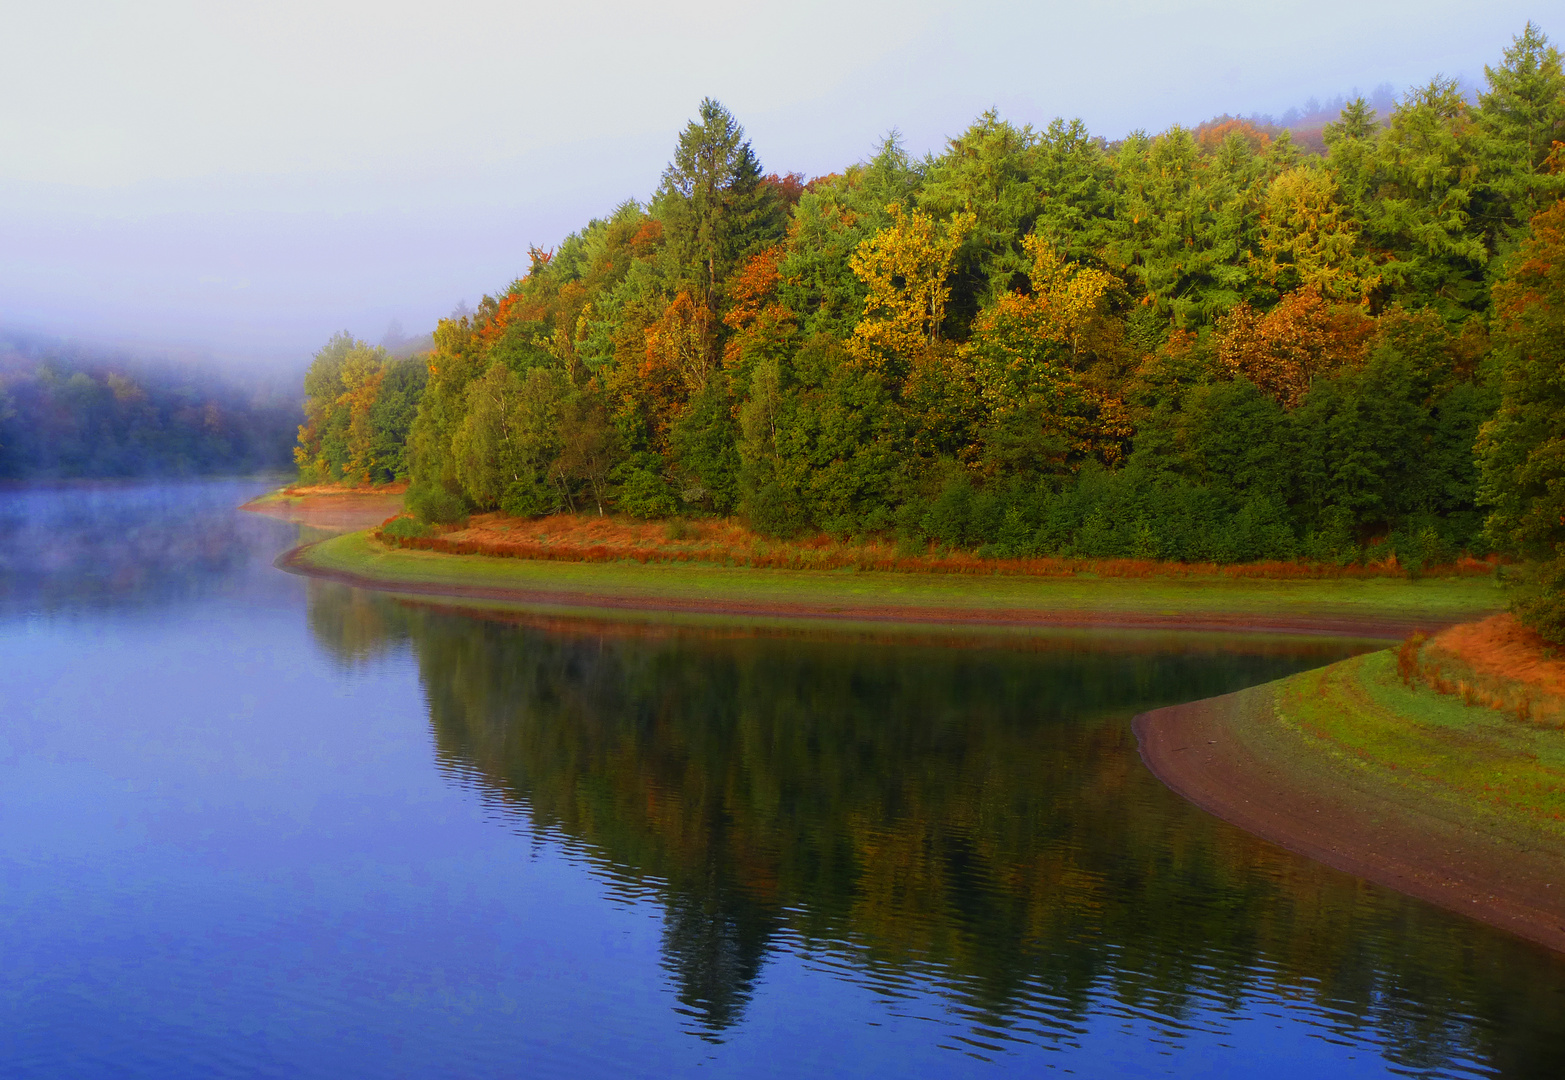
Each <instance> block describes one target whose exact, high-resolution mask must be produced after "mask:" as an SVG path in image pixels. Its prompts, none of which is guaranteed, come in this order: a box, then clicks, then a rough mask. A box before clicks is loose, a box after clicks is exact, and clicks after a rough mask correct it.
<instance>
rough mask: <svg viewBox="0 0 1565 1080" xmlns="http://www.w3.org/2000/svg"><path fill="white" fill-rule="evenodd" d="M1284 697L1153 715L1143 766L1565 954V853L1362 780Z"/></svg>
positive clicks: (1262, 826)
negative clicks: (1286, 723)
mask: <svg viewBox="0 0 1565 1080" xmlns="http://www.w3.org/2000/svg"><path fill="white" fill-rule="evenodd" d="M1273 700H1274V699H1273V687H1272V686H1271V685H1268V686H1259V687H1254V688H1252V689H1249V690H1243V691H1240V692H1238V693H1235V694H1228V695H1225V696H1223V697H1218V698H1210V699H1208V700H1206V701H1197V702H1193V703H1190V704H1187V705H1175V706H1171V707H1169V708H1164V709H1157V710H1154V711H1153V712H1148V713H1143V714H1142V715H1140V716H1138V717H1136V718H1135V721H1134V729H1135V733H1136V739H1137V743H1138V744H1139V746H1140V750H1141V757H1142V760H1143V761H1145V762H1146V764H1147V767H1148V768H1150V769H1151V770H1152V772H1153V773H1154V774H1155V775H1156V776H1157V777H1158V779H1160V780H1162V781H1163V782H1164V783H1165V784H1167V785H1168V786H1169V787H1170V788H1172V789H1173V790H1174V791H1175V792H1177V793H1178V794H1180V795H1182V796H1184V797H1185V798H1186V799H1188V800H1190V801H1191V802H1193V803H1195V804H1196V805H1197V806H1199V807H1201V808H1202V809H1203V810H1206V811H1207V812H1208V813H1210V814H1213V815H1215V816H1217V817H1220V818H1222V819H1223V820H1225V821H1228V822H1230V823H1232V824H1234V825H1237V826H1238V827H1239V828H1241V829H1244V830H1245V831H1247V832H1250V833H1253V834H1255V835H1256V836H1259V837H1261V838H1262V839H1264V840H1268V841H1270V842H1272V843H1274V844H1277V845H1279V846H1281V847H1284V848H1287V849H1288V850H1290V851H1294V852H1297V853H1299V854H1301V855H1305V856H1307V857H1309V858H1312V859H1315V860H1318V861H1320V862H1323V863H1325V864H1326V865H1328V866H1331V867H1334V868H1336V869H1338V870H1342V871H1344V872H1346V873H1349V874H1353V875H1355V876H1357V877H1361V878H1364V879H1366V880H1368V881H1372V882H1375V883H1376V884H1379V885H1384V886H1387V887H1388V888H1392V889H1396V890H1397V891H1398V892H1403V893H1407V894H1409V895H1411V896H1416V897H1418V898H1419V899H1422V900H1427V901H1429V902H1431V903H1435V904H1438V905H1440V906H1441V907H1445V908H1449V909H1450V910H1452V911H1458V912H1461V913H1463V914H1465V915H1470V916H1472V917H1473V918H1475V919H1479V920H1481V921H1483V922H1486V923H1489V924H1491V925H1493V926H1497V927H1500V928H1501V929H1504V930H1508V931H1510V932H1512V933H1514V934H1517V935H1519V936H1521V937H1524V938H1527V939H1529V940H1531V941H1535V942H1538V943H1540V944H1543V945H1546V946H1548V947H1549V948H1551V949H1555V950H1558V951H1562V952H1565V850H1561V847H1560V845H1558V844H1557V843H1555V842H1554V841H1553V840H1552V838H1548V837H1543V836H1534V835H1528V834H1527V833H1525V832H1518V831H1514V830H1506V829H1501V828H1498V827H1490V826H1489V825H1487V824H1486V823H1484V822H1482V821H1476V822H1475V821H1473V820H1464V819H1462V818H1461V817H1460V816H1459V815H1456V814H1451V813H1448V812H1445V811H1444V810H1443V809H1442V808H1439V807H1433V808H1432V807H1431V805H1430V804H1429V803H1427V802H1419V801H1418V800H1416V799H1415V798H1414V797H1412V793H1409V792H1402V793H1397V792H1394V791H1390V790H1388V789H1387V788H1385V787H1384V786H1383V785H1377V784H1375V783H1374V782H1373V780H1372V778H1368V777H1361V776H1355V775H1354V773H1353V772H1352V771H1351V770H1350V769H1349V768H1347V767H1343V766H1340V765H1336V764H1334V763H1333V762H1331V761H1329V760H1327V759H1326V758H1325V757H1324V756H1323V755H1321V754H1319V753H1312V752H1311V748H1310V747H1309V746H1308V745H1306V744H1305V743H1304V742H1303V741H1302V739H1301V738H1299V737H1297V736H1295V735H1293V734H1292V733H1291V732H1289V731H1287V730H1286V729H1285V728H1284V727H1283V725H1281V724H1280V723H1279V722H1278V720H1277V718H1276V714H1275V711H1274V704H1273ZM1399 794H1400V797H1399Z"/></svg>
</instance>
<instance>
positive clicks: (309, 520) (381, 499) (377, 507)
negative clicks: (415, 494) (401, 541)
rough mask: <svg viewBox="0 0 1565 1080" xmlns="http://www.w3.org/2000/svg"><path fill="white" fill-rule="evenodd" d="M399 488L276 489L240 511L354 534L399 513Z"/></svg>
mask: <svg viewBox="0 0 1565 1080" xmlns="http://www.w3.org/2000/svg"><path fill="white" fill-rule="evenodd" d="M403 488H405V485H403V487H402V488H396V489H394V490H393V489H388V488H340V489H337V490H332V491H321V490H296V489H294V488H279V489H278V490H276V491H269V492H267V493H266V494H264V495H258V496H256V497H255V498H254V499H251V500H250V501H249V502H247V503H244V504H243V505H241V506H240V507H239V509H240V510H243V511H245V512H246V513H250V514H261V515H263V516H265V517H273V518H278V519H280V520H282V521H288V522H292V523H293V524H295V525H309V526H311V527H312V528H317V529H330V530H335V531H341V532H356V531H358V530H360V529H367V528H371V527H373V526H375V525H379V524H380V523H381V522H382V521H384V520H386V519H387V518H389V517H391V516H392V515H393V514H396V513H399V512H400V511H401V510H402V495H403Z"/></svg>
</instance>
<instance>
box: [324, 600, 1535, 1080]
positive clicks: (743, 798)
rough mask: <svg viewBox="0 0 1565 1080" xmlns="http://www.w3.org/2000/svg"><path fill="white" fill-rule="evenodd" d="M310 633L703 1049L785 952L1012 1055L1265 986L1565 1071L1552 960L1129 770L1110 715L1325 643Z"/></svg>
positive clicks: (1288, 660)
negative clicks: (933, 999)
mask: <svg viewBox="0 0 1565 1080" xmlns="http://www.w3.org/2000/svg"><path fill="white" fill-rule="evenodd" d="M309 619H310V625H311V629H312V631H313V633H314V635H315V637H316V638H317V640H318V641H319V642H320V643H321V644H322V645H323V646H324V647H325V648H326V649H327V650H328V651H329V652H330V653H331V654H332V655H334V656H335V657H337V658H338V659H340V660H341V661H343V662H345V663H349V664H354V663H359V662H364V661H367V660H370V659H372V658H374V657H375V656H377V655H379V654H381V653H383V652H385V651H387V650H389V649H394V648H399V647H407V648H410V649H411V650H412V653H413V655H414V657H415V658H416V661H417V664H418V669H419V673H420V677H421V681H422V684H423V688H424V693H425V695H426V699H427V705H428V710H429V717H430V723H431V725H432V728H433V732H434V738H435V742H436V747H437V752H438V753H439V755H440V756H441V758H442V759H443V760H444V761H445V762H447V763H448V764H450V765H451V766H452V767H455V768H458V769H460V770H462V771H463V772H464V773H466V774H468V775H470V776H473V777H475V778H476V779H477V782H478V783H479V784H480V785H481V786H482V788H483V789H484V790H485V791H486V792H487V793H488V794H489V795H490V796H491V797H492V798H494V799H497V800H499V801H501V802H503V803H505V804H507V805H509V806H512V807H515V808H517V809H518V810H519V812H522V813H525V814H526V816H527V817H528V819H529V820H530V821H531V823H532V825H533V827H534V828H536V829H544V830H549V831H553V832H556V833H558V834H559V835H561V836H562V837H565V838H567V839H568V840H570V841H571V842H572V843H573V844H574V845H576V846H578V847H579V848H581V849H582V850H584V851H586V852H587V853H588V856H589V858H590V859H591V861H592V863H593V864H594V866H596V867H597V868H598V870H599V872H601V873H603V874H605V876H607V877H609V878H611V879H613V880H615V881H629V882H633V883H636V884H638V885H639V886H641V887H643V888H647V889H651V890H652V891H654V892H655V894H656V895H657V897H658V898H659V900H660V902H661V904H662V906H663V908H664V911H665V920H664V935H663V952H664V957H665V964H666V966H667V968H668V971H669V973H670V977H671V979H672V981H673V984H674V987H675V990H676V992H677V995H678V999H679V1001H680V1003H681V1005H682V1007H683V1010H684V1011H686V1012H687V1013H688V1014H689V1015H690V1016H692V1017H694V1018H695V1019H696V1021H697V1022H698V1023H699V1024H700V1025H701V1027H702V1029H703V1030H704V1031H705V1032H707V1033H708V1034H710V1035H712V1036H714V1037H718V1036H720V1035H721V1033H722V1032H723V1031H724V1030H725V1029H727V1028H729V1027H731V1026H732V1025H734V1024H735V1023H737V1022H739V1021H740V1020H741V1019H742V1017H743V1016H744V1013H745V1008H746V1005H747V1003H748V1002H749V1000H750V998H751V996H752V994H753V992H754V987H755V985H756V980H757V977H758V975H759V974H760V972H761V970H762V968H763V966H764V965H765V963H766V960H767V958H768V956H769V954H770V953H771V952H772V951H773V950H775V949H778V948H781V947H783V946H784V945H785V944H787V943H790V942H793V943H797V942H802V943H803V945H804V946H805V947H807V948H809V949H811V950H814V951H817V952H820V953H825V954H830V955H832V956H834V957H836V958H838V960H839V961H841V962H843V963H844V965H845V966H846V967H848V968H849V969H851V971H852V972H854V973H855V974H854V976H853V977H856V978H859V979H861V980H862V981H864V982H866V983H873V984H875V985H877V986H897V985H901V986H908V987H910V986H924V987H927V986H930V985H935V986H937V987H939V988H940V990H941V991H942V992H943V993H944V994H945V995H946V996H947V997H948V998H949V999H950V1000H951V1001H953V1002H954V1003H955V1005H954V1007H957V1008H959V1009H960V1010H961V1011H962V1012H963V1014H964V1015H967V1016H971V1017H973V1018H974V1019H973V1022H974V1023H975V1024H977V1025H980V1026H982V1027H985V1028H997V1029H1009V1030H1011V1031H1013V1032H1015V1033H1017V1034H1018V1036H1019V1037H1029V1038H1034V1039H1038V1038H1052V1037H1058V1036H1059V1035H1060V1034H1062V1033H1063V1032H1065V1031H1066V1030H1067V1029H1068V1028H1070V1027H1071V1026H1072V1025H1078V1024H1080V1023H1081V1022H1082V1021H1083V1020H1085V1019H1086V1018H1088V1017H1089V1016H1091V1015H1092V1014H1093V1013H1094V1012H1095V1011H1098V1010H1099V1009H1100V1007H1101V1002H1102V1001H1103V1000H1104V998H1105V996H1107V997H1109V998H1111V999H1112V1000H1113V1001H1114V1002H1115V1003H1116V1004H1117V1005H1119V1006H1122V1007H1124V1008H1128V1009H1133V1010H1138V1011H1143V1012H1149V1013H1152V1014H1155V1015H1158V1016H1162V1017H1166V1018H1169V1019H1170V1020H1172V1021H1180V1020H1182V1019H1187V1018H1189V1017H1192V1016H1194V1015H1196V1014H1197V1013H1198V1012H1201V1011H1202V1010H1208V1011H1210V1010H1212V1009H1217V1010H1219V1011H1233V1010H1237V1009H1239V1008H1241V1007H1242V1006H1243V1004H1244V1002H1245V1001H1246V999H1247V997H1249V996H1250V995H1251V993H1252V991H1254V990H1255V988H1256V987H1257V986H1259V985H1260V984H1261V983H1262V982H1263V981H1265V982H1268V983H1269V984H1270V985H1271V986H1272V987H1273V988H1274V989H1276V988H1281V992H1283V993H1284V994H1285V995H1287V996H1290V997H1292V998H1295V999H1297V1000H1298V1001H1300V1002H1305V1003H1308V1004H1309V1005H1310V1007H1311V1008H1312V1009H1313V1010H1314V1011H1315V1012H1316V1013H1317V1014H1318V1015H1321V1016H1331V1017H1334V1018H1335V1019H1333V1020H1331V1021H1329V1022H1330V1023H1332V1024H1335V1025H1337V1026H1339V1027H1340V1028H1341V1029H1342V1030H1343V1031H1344V1032H1350V1033H1351V1032H1356V1033H1357V1036H1358V1037H1365V1038H1371V1039H1373V1040H1374V1041H1376V1042H1379V1043H1381V1044H1382V1045H1383V1046H1384V1047H1385V1052H1386V1053H1387V1054H1388V1056H1389V1057H1390V1058H1391V1059H1392V1060H1394V1061H1396V1062H1397V1063H1399V1064H1400V1065H1402V1066H1403V1067H1405V1068H1410V1069H1414V1070H1429V1069H1439V1068H1441V1067H1443V1066H1445V1065H1447V1064H1449V1063H1452V1062H1458V1061H1470V1060H1477V1061H1481V1062H1485V1063H1487V1064H1488V1066H1489V1067H1491V1068H1494V1069H1495V1070H1497V1071H1498V1072H1500V1073H1501V1074H1506V1073H1512V1072H1514V1073H1516V1074H1518V1075H1520V1074H1525V1073H1530V1072H1536V1071H1538V1070H1539V1069H1541V1068H1544V1067H1546V1066H1549V1065H1550V1064H1558V1063H1559V1061H1560V1060H1561V1059H1562V1058H1565V1023H1561V1021H1562V1020H1565V1008H1562V1001H1565V994H1562V989H1565V967H1562V965H1560V964H1559V963H1558V962H1556V961H1555V960H1554V959H1552V958H1550V957H1548V956H1546V955H1544V954H1542V953H1540V952H1539V951H1537V950H1535V949H1533V948H1531V947H1530V946H1526V945H1523V944H1521V943H1519V942H1515V941H1513V940H1511V939H1509V938H1506V937H1504V936H1503V935H1500V934H1498V933H1493V932H1489V931H1487V930H1484V929H1482V928H1480V927H1478V926H1476V925H1473V924H1469V923H1466V922H1464V921H1462V920H1460V919H1457V918H1455V917H1452V916H1448V915H1445V914H1443V913H1440V912H1438V911H1435V910H1433V909H1430V908H1428V907H1426V906H1425V905H1422V904H1419V903H1416V902H1413V901H1405V900H1402V899H1400V898H1398V897H1395V896H1393V895H1390V894H1388V893H1385V892H1384V891H1382V890H1379V889H1376V888H1373V887H1371V886H1367V885H1364V884H1362V883H1359V882H1356V881H1355V880H1353V879H1351V878H1348V877H1346V876H1344V875H1340V874H1337V873H1335V872H1332V871H1329V870H1326V869H1325V868H1323V867H1320V866H1317V865H1315V864H1313V863H1310V862H1308V861H1307V860H1303V859H1299V858H1295V857H1292V856H1289V855H1287V854H1286V853H1283V852H1280V851H1277V850H1276V849H1274V848H1271V847H1269V846H1268V845H1265V844H1263V843H1261V842H1259V841H1256V840H1254V839H1252V838H1250V837H1248V836H1246V835H1245V834H1243V833H1240V832H1239V831H1238V830H1235V829H1232V828H1230V827H1227V826H1225V825H1222V824H1221V823H1219V822H1216V821H1214V820H1213V819H1211V818H1209V817H1208V816H1207V815H1205V814H1202V813H1200V812H1199V811H1196V810H1194V809H1193V808H1191V807H1189V806H1187V805H1186V804H1184V803H1183V802H1182V801H1181V800H1179V799H1178V798H1177V797H1175V796H1173V795H1172V794H1171V793H1169V792H1168V791H1167V790H1166V789H1164V788H1163V787H1162V786H1161V785H1160V784H1159V783H1158V782H1157V781H1156V779H1154V778H1153V777H1152V776H1151V775H1150V774H1149V773H1147V772H1146V770H1145V769H1144V768H1143V767H1142V766H1141V764H1140V762H1139V759H1138V757H1137V755H1136V749H1135V742H1134V737H1133V735H1132V734H1131V732H1130V727H1129V723H1128V720H1129V718H1130V717H1131V716H1132V715H1133V714H1134V713H1136V712H1139V711H1141V710H1143V709H1146V708H1152V707H1156V706H1158V705H1161V704H1168V703H1172V702H1176V701H1185V700H1192V699H1195V698H1200V697H1205V696H1210V695H1213V694H1219V693H1224V692H1227V691H1229V690H1232V689H1236V688H1238V687H1241V686H1245V685H1252V684H1255V683H1258V682H1262V681H1265V680H1268V679H1271V678H1277V677H1280V676H1282V675H1284V674H1286V673H1288V672H1290V671H1294V670H1298V669H1299V668H1301V667H1305V666H1314V665H1317V664H1320V663H1325V662H1329V661H1330V660H1332V659H1335V658H1337V657H1339V656H1341V655H1344V654H1346V653H1347V652H1348V651H1350V647H1349V646H1346V645H1343V644H1341V643H1313V644H1301V643H1298V642H1274V643H1271V644H1267V643H1265V642H1255V641H1248V642H1236V641H1233V640H1211V639H1198V640H1196V641H1195V642H1190V641H1172V640H1171V639H1169V638H1167V637H1163V638H1147V637H1141V638H1137V637H1120V638H1104V637H1101V636H1100V637H1087V636H1082V635H1075V636H1072V635H1065V634H1062V635H1057V636H1052V637H1032V638H1028V639H1026V640H1025V641H1024V640H1021V639H1016V640H1008V641H1003V642H998V641H990V642H983V641H979V640H976V639H963V640H957V641H954V642H919V641H905V642H900V643H888V642H884V641H875V640H865V639H856V638H852V637H836V638H830V639H825V638H819V637H815V638H811V637H807V636H799V637H786V636H761V635H747V634H742V633H733V634H724V633H717V632H712V633H706V632H697V631H679V630H673V629H663V630H656V629H648V628H636V627H631V626H624V625H618V626H616V625H611V624H603V625H593V624H587V623H573V624H559V623H551V622H548V621H546V620H539V619H534V620H528V619H526V618H523V617H520V616H513V617H500V616H495V615H489V616H484V615H481V614H472V613H460V612H453V611H442V610H439V609H437V608H433V607H428V606H419V605H412V604H406V603H402V602H398V601H395V600H391V599H388V598H386V597H382V596H377V595H375V594H371V593H363V592H358V591H355V590H349V589H346V588H342V587H338V586H332V585H326V584H321V583H312V585H311V588H310V599H309ZM1323 1022H1326V1021H1323Z"/></svg>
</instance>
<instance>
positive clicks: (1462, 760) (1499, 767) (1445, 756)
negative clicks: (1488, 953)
mask: <svg viewBox="0 0 1565 1080" xmlns="http://www.w3.org/2000/svg"><path fill="white" fill-rule="evenodd" d="M1426 663H1427V662H1426ZM1426 670H1429V669H1427V668H1426ZM1405 673H1406V672H1405V667H1404V668H1403V670H1399V664H1398V657H1397V654H1396V652H1394V651H1390V650H1388V651H1383V652H1377V653H1371V654H1368V655H1365V656H1359V657H1354V658H1353V659H1351V660H1344V661H1342V662H1340V663H1336V664H1332V665H1330V666H1329V667H1325V668H1320V669H1318V670H1315V671H1308V672H1304V673H1302V674H1299V675H1295V676H1292V677H1291V678H1288V679H1284V680H1282V681H1281V682H1280V683H1278V684H1277V686H1276V688H1275V691H1274V698H1273V700H1274V708H1275V712H1276V718H1277V722H1278V725H1279V727H1280V729H1281V732H1280V734H1279V736H1278V738H1277V740H1276V741H1277V743H1278V749H1279V750H1280V751H1281V752H1282V753H1283V754H1284V755H1285V756H1288V757H1290V758H1294V759H1295V760H1296V763H1297V764H1298V765H1299V766H1300V767H1301V768H1302V769H1303V770H1304V771H1305V772H1307V773H1316V772H1320V771H1323V770H1331V771H1338V772H1341V773H1343V774H1345V775H1347V776H1349V777H1351V778H1352V782H1353V783H1354V784H1355V785H1356V786H1358V787H1359V788H1361V789H1362V791H1363V792H1364V793H1365V795H1366V796H1368V797H1373V798H1376V799H1383V800H1385V801H1386V802H1387V803H1389V804H1392V805H1406V806H1410V807H1416V808H1418V809H1419V810H1421V811H1422V812H1425V813H1436V814H1438V815H1439V816H1440V817H1442V818H1445V819H1446V820H1448V821H1451V822H1452V823H1454V824H1457V825H1460V826H1462V827H1464V828H1467V829H1478V830H1484V831H1494V832H1499V833H1501V834H1504V835H1507V836H1510V837H1513V838H1515V839H1517V840H1523V839H1526V838H1536V837H1547V838H1548V842H1550V843H1552V844H1555V845H1558V846H1559V847H1560V849H1561V851H1562V852H1565V731H1562V730H1561V729H1560V728H1559V726H1558V725H1557V723H1555V722H1554V721H1553V719H1552V717H1553V713H1552V710H1548V711H1545V710H1544V709H1541V708H1537V706H1536V705H1535V706H1534V708H1533V709H1530V710H1527V711H1526V712H1525V713H1519V712H1518V711H1514V710H1513V709H1510V708H1506V709H1501V708H1491V707H1489V705H1486V704H1485V703H1484V702H1483V701H1482V700H1481V699H1480V698H1479V696H1478V694H1477V693H1476V692H1474V690H1475V688H1473V687H1472V686H1471V685H1470V684H1468V683H1467V681H1466V680H1465V679H1457V678H1454V677H1447V676H1443V675H1438V674H1435V673H1434V672H1433V671H1430V674H1431V675H1432V676H1433V678H1434V679H1435V680H1437V681H1435V682H1433V683H1430V682H1426V681H1425V680H1424V679H1423V678H1420V677H1417V676H1414V677H1413V678H1411V679H1406V678H1404V674H1405ZM1524 694H1525V690H1521V689H1518V690H1516V691H1513V692H1511V693H1507V694H1505V695H1504V700H1506V701H1515V700H1520V699H1521V698H1522V697H1523V695H1524ZM1498 697H1499V696H1498V695H1496V697H1495V698H1491V700H1492V701H1494V703H1495V704H1499V700H1497V698H1498ZM1540 714H1541V715H1543V716H1547V717H1549V718H1550V719H1549V720H1547V721H1542V722H1540V721H1539V720H1537V719H1533V717H1535V716H1538V715H1540ZM1524 715H1525V716H1527V717H1528V718H1527V719H1524V718H1523V716H1524ZM1290 742H1291V743H1292V745H1291V746H1290V745H1288V743H1290ZM1301 755H1310V756H1312V757H1315V758H1316V759H1317V760H1315V761H1313V762H1305V761H1298V760H1297V759H1299V758H1300V756H1301ZM1561 888H1562V889H1565V882H1562V884H1561Z"/></svg>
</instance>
